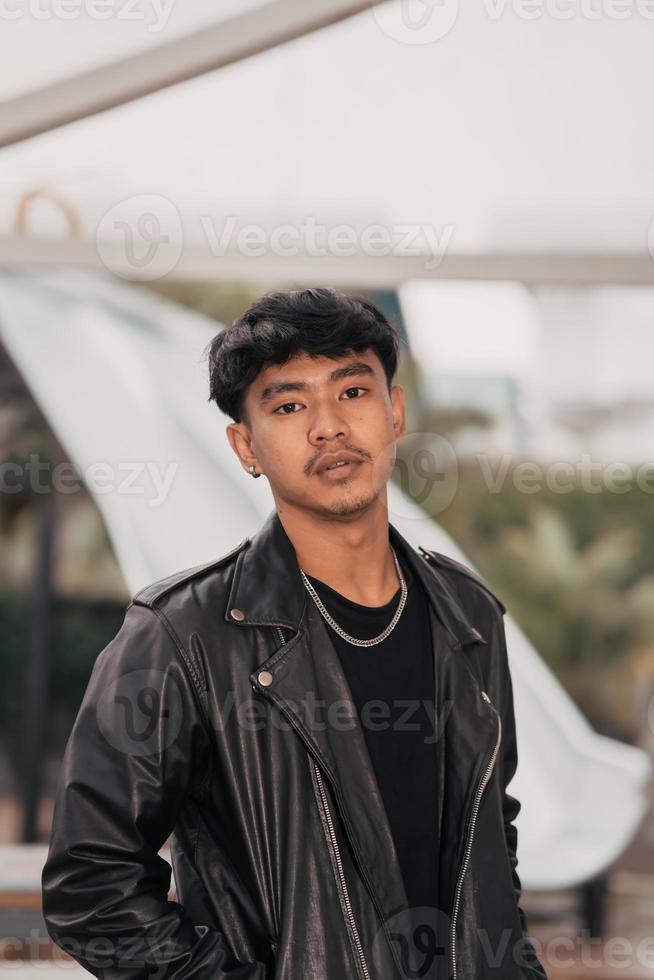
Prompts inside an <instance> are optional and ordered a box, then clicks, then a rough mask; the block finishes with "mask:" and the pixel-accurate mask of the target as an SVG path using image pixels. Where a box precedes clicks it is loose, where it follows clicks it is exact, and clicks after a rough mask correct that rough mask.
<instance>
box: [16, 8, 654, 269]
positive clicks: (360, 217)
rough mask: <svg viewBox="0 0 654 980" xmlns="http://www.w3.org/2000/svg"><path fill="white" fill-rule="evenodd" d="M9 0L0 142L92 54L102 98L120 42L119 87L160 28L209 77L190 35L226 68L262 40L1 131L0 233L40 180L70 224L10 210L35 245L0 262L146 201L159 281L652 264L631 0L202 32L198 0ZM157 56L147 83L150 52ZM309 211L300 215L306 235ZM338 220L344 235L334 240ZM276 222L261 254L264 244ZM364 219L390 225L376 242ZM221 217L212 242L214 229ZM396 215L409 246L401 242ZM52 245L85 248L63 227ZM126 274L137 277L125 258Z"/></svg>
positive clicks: (649, 139)
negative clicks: (76, 115)
mask: <svg viewBox="0 0 654 980" xmlns="http://www.w3.org/2000/svg"><path fill="white" fill-rule="evenodd" d="M59 2H60V0H59ZM51 3H52V4H55V0H51ZM13 4H14V7H15V8H16V10H17V11H18V12H19V13H20V12H21V11H23V15H22V16H20V17H18V18H17V19H15V20H11V21H9V23H8V24H7V23H5V25H4V29H3V31H2V32H1V33H0V94H2V96H3V97H4V99H5V101H4V102H3V103H0V143H1V141H2V134H3V132H4V133H5V134H8V133H10V132H13V131H15V130H16V127H17V126H18V128H20V125H21V124H22V122H23V121H24V120H25V119H26V118H27V117H28V115H30V114H31V113H32V112H34V111H36V110H38V114H39V117H40V118H41V117H47V116H48V113H50V115H51V118H52V119H56V118H57V113H58V111H59V108H60V106H59V102H60V101H61V98H63V96H62V93H61V90H60V89H58V88H57V87H56V85H55V84H54V83H55V82H56V81H57V80H60V79H61V78H62V77H64V76H66V77H71V78H74V77H75V74H76V73H80V72H84V71H86V70H88V69H89V68H91V67H92V66H95V67H96V68H97V66H98V64H100V65H103V66H105V69H106V75H105V76H103V77H102V85H104V86H105V88H108V89H109V90H111V91H113V92H114V93H115V94H116V98H119V97H120V98H122V97H123V96H124V91H123V90H124V88H125V75H126V73H125V70H124V69H123V70H121V69H120V67H117V68H115V69H113V71H112V68H111V66H112V62H113V60H114V59H116V58H119V57H120V58H122V57H124V56H132V57H136V59H137V61H136V63H134V62H132V63H131V65H130V68H129V71H128V72H127V76H128V79H131V78H132V77H134V79H135V80H134V86H136V88H138V84H140V83H142V84H143V85H146V81H145V79H141V78H140V77H139V72H138V70H137V67H135V65H138V63H139V62H138V59H139V57H140V58H141V59H143V61H142V65H143V66H145V67H143V75H144V76H145V75H147V74H148V70H149V68H150V67H151V66H150V62H147V61H146V58H148V57H152V56H153V55H154V54H155V53H156V51H157V50H160V49H161V46H162V45H164V44H166V45H172V47H170V48H169V49H167V50H168V53H169V55H170V58H171V59H172V61H171V64H174V67H175V72H176V77H179V76H180V75H183V74H184V71H185V72H186V74H187V75H192V74H194V73H195V72H196V71H204V70H205V67H206V64H207V59H208V54H207V52H206V51H204V50H203V49H201V45H200V39H201V37H202V36H203V35H208V36H211V38H212V43H214V44H215V46H216V47H217V48H220V52H218V50H217V51H216V55H215V60H216V61H220V58H221V57H222V59H223V62H224V63H227V62H229V61H232V62H233V61H234V60H235V59H236V60H237V61H238V59H239V58H240V57H242V55H243V53H249V54H251V53H252V51H253V50H256V49H257V46H258V49H261V48H263V47H266V46H267V47H269V48H270V49H269V50H266V51H265V52H264V53H262V54H258V55H257V56H256V57H248V58H246V60H242V61H240V63H231V64H229V67H224V68H222V69H220V70H214V71H209V72H207V73H204V74H201V75H199V77H197V78H194V79H191V80H189V81H185V82H183V83H181V84H178V85H176V86H174V87H172V88H168V89H166V90H163V91H161V92H159V93H157V94H153V95H150V96H148V97H146V98H142V99H140V100H137V101H132V102H130V103H129V104H126V105H122V106H119V107H117V108H114V109H112V110H111V111H107V112H104V113H101V114H100V115H97V116H94V117H91V118H85V119H81V121H79V122H77V123H74V124H72V125H68V126H64V127H62V128H60V129H56V130H54V131H52V132H49V133H45V134H44V135H41V136H37V137H35V138H33V139H28V140H26V141H25V142H23V143H18V144H15V145H11V146H6V147H5V148H4V149H3V150H2V151H0V164H1V166H0V194H1V195H2V206H1V207H0V233H4V235H6V236H13V234H14V233H15V230H16V222H17V219H16V210H17V206H18V202H19V199H20V198H21V195H23V194H25V193H26V192H29V191H33V190H35V189H37V188H46V189H48V190H49V191H51V192H52V193H53V194H57V195H59V196H60V197H61V198H62V199H63V202H64V203H65V204H66V206H68V207H69V209H70V211H71V212H72V213H73V214H74V216H75V219H76V221H75V222H73V223H72V224H71V223H70V221H68V222H67V221H66V220H65V218H63V217H62V214H61V213H60V212H58V210H57V209H56V208H53V206H52V205H48V204H47V203H45V204H44V203H41V204H39V203H38V201H35V202H33V203H32V205H31V206H30V208H29V209H28V210H29V220H27V219H26V218H25V217H24V216H23V219H22V222H23V223H22V225H21V227H22V228H23V230H25V228H26V227H28V228H29V230H30V234H31V235H32V237H33V242H32V249H31V250H29V249H27V248H26V247H25V243H24V242H23V243H22V247H19V246H21V242H18V243H16V242H15V241H12V242H10V243H9V242H7V241H5V242H4V244H3V243H1V242H0V263H2V262H4V263H9V262H21V261H25V260H27V259H28V258H29V257H30V256H32V257H34V256H36V257H41V258H45V257H48V258H51V257H52V253H51V252H50V253H48V252H47V249H46V246H44V248H43V250H41V251H39V248H38V247H37V242H38V241H39V240H40V239H42V238H43V237H44V236H45V237H46V238H47V237H48V236H64V237H66V236H67V235H68V233H69V229H70V228H72V229H73V234H74V229H75V227H76V222H77V221H78V222H79V239H80V241H81V242H87V243H89V244H90V245H92V244H93V243H94V241H95V237H96V233H97V234H99V236H100V238H101V239H106V238H111V235H112V233H116V229H115V228H113V223H115V221H118V222H120V221H123V222H124V221H125V218H126V215H130V216H131V217H130V218H129V219H128V220H132V221H134V222H136V220H137V216H138V215H139V214H142V213H143V211H144V210H145V211H146V212H148V213H154V214H155V216H156V217H157V218H158V220H159V223H160V226H161V228H162V230H163V231H164V232H168V231H169V230H171V229H172V233H173V236H174V237H176V236H180V237H183V243H184V248H183V254H182V255H181V257H180V258H178V261H177V265H176V270H175V271H176V273H177V274H179V275H190V274H193V273H195V274H197V273H198V272H200V273H202V274H208V275H215V276H221V277H222V276H226V275H235V274H237V275H239V276H240V277H241V278H254V279H261V278H264V279H265V278H285V279H300V278H307V277H312V276H313V277H315V278H316V279H318V278H320V279H321V280H322V281H325V280H326V279H328V278H329V279H332V280H340V281H351V280H352V279H357V278H358V279H359V280H365V281H368V282H374V281H393V282H397V281H401V280H402V279H404V278H409V276H416V275H420V274H421V270H422V274H423V275H424V274H427V275H450V276H457V275H464V274H465V275H466V276H467V277H468V278H475V277H476V275H477V274H478V275H482V276H488V275H491V276H497V277H500V278H503V277H506V278H512V277H513V278H523V277H526V278H530V277H535V278H542V277H545V278H547V277H552V276H554V277H556V276H563V277H568V278H570V277H571V278H580V279H584V278H585V279H595V280H598V279H608V280H610V279H612V278H614V279H616V280H618V281H626V280H629V279H631V280H639V281H652V279H654V262H653V261H652V258H651V255H650V252H649V247H648V240H650V241H651V238H652V234H651V229H650V223H651V221H652V218H653V217H654V209H653V207H652V201H651V192H650V188H651V159H652V154H653V152H654V134H653V131H652V127H651V126H650V125H649V122H650V114H651V110H650V106H651V98H650V92H651V91H652V89H653V88H654V59H652V57H651V36H652V32H653V31H654V23H652V18H654V5H653V4H652V3H651V2H648V0H631V2H628V0H620V2H619V3H618V0H555V2H552V0H542V5H540V6H539V3H538V0H536V2H534V0H530V2H529V3H527V2H524V3H523V2H522V0H484V2H482V3H479V4H469V5H466V6H464V5H463V4H461V6H460V9H459V5H458V3H457V0H445V2H441V3H434V2H433V0H430V2H426V0H402V2H400V0H393V2H391V3H384V4H380V5H374V4H373V3H372V2H368V3H366V2H364V3H362V2H359V3H356V2H353V0H350V2H349V3H348V2H345V0H320V2H318V0H315V3H314V5H312V6H311V8H308V7H307V5H306V4H299V3H298V2H297V0H277V2H276V3H274V4H267V5H266V4H262V5H256V4H254V3H252V2H251V3H249V4H246V5H245V9H244V4H243V3H242V2H241V3H238V4H237V3H236V2H230V3H224V4H222V5H221V6H222V10H221V16H222V17H223V18H224V20H223V21H222V22H221V23H222V27H221V25H220V24H218V25H216V20H215V18H216V15H215V13H214V12H213V11H212V13H211V14H209V13H208V12H207V11H208V9H209V8H207V6H206V4H203V3H201V0H186V2H185V3H184V4H170V3H168V5H166V0H160V2H159V3H155V0H151V2H150V3H145V2H141V3H140V4H137V5H136V8H135V13H136V14H138V13H140V14H141V17H142V19H140V20H137V19H135V18H134V17H128V16H127V14H126V13H124V15H123V17H122V18H121V17H120V16H119V15H118V14H119V12H120V10H121V5H120V4H116V5H114V16H113V17H112V18H110V19H108V20H105V19H99V18H98V17H97V16H92V11H93V9H94V5H93V0H67V4H66V5H67V7H68V8H70V9H72V10H73V11H77V14H78V16H76V17H73V16H71V17H70V18H69V19H65V20H64V19H63V18H62V17H59V18H57V17H56V16H50V17H48V16H42V17H36V16H34V15H29V13H28V12H27V11H28V9H29V4H30V0H13ZM32 5H33V4H32ZM62 5H63V4H62ZM41 6H45V9H46V10H51V8H50V7H49V6H48V5H47V4H46V5H41ZM125 6H126V5H125ZM357 8H358V9H359V10H360V11H361V12H360V13H358V14H356V15H355V16H351V17H346V18H345V19H342V20H340V21H338V22H337V23H334V24H332V25H331V26H328V27H325V28H323V29H321V30H313V31H312V32H311V33H308V34H306V36H303V37H299V38H296V39H295V40H291V41H289V42H288V43H282V44H280V43H279V41H280V40H281V39H282V38H283V37H284V36H289V37H291V36H294V34H295V35H296V34H297V33H298V31H299V32H300V33H301V32H302V31H308V30H310V29H311V28H312V27H319V26H320V24H324V23H327V22H329V20H330V9H331V10H332V11H333V13H332V15H331V19H338V17H345V14H346V13H347V11H348V10H350V11H351V10H356V9H357ZM362 8H363V9H362ZM12 9H13V8H12ZM129 9H130V10H131V9H132V5H131V4H130V6H129ZM309 9H311V10H312V13H311V16H309V15H308V14H307V10H309ZM271 11H272V13H271ZM593 11H595V12H594V13H593ZM420 14H422V21H421V20H420V17H419V15H420ZM403 17H404V21H403V19H402V18H403ZM248 18H249V19H248ZM212 20H213V23H210V21H212ZM420 23H422V24H423V26H422V27H419V26H418V27H417V26H416V25H419V24H420ZM282 24H283V27H284V29H283V30H282V28H281V26H280V25H282ZM293 25H294V26H293ZM407 25H408V26H407ZM237 28H238V30H237ZM197 30H201V33H200V34H199V35H193V34H192V33H191V32H193V31H197ZM212 30H213V31H215V33H214V34H210V32H211V31H212ZM186 34H189V35H190V37H191V39H192V40H191V41H190V40H189V37H185V36H184V35H186ZM441 35H442V36H441ZM266 37H267V38H268V41H269V43H268V44H266V43H264V41H263V40H262V39H263V38H266ZM193 38H194V40H193ZM213 39H215V41H213ZM248 39H249V42H250V43H249V46H248V43H247V41H248ZM237 40H238V43H237ZM176 45H182V47H181V48H178V47H176ZM239 52H240V53H239ZM219 54H220V57H219ZM173 55H176V57H175V58H173ZM178 61H179V62H180V64H178ZM203 66H204V67H203ZM155 67H157V69H158V70H160V74H159V75H157V72H156V71H155V72H154V74H155V75H156V77H157V78H159V80H160V83H161V84H164V82H163V80H162V79H163V75H165V71H164V69H165V65H164V68H161V66H155ZM146 68H147V69H148V70H146ZM153 70H154V69H153ZM161 72H163V75H161ZM171 73H173V72H172V68H171ZM92 83H93V86H95V85H98V86H100V81H99V80H98V79H97V77H95V76H93V78H92V79H91V78H90V77H88V76H87V77H82V78H80V80H79V82H78V84H77V86H75V85H73V86H72V93H73V96H74V97H75V98H76V99H77V100H78V101H79V100H80V99H82V100H83V97H84V93H85V89H86V88H87V87H91V84H92ZM44 85H45V86H46V88H45V89H43V90H39V88H38V87H39V86H44ZM30 93H32V97H31V98H30ZM121 93H123V94H121ZM68 96H69V97H70V96H71V88H70V87H69V90H68ZM18 98H21V99H23V100H27V101H22V102H15V101H13V102H12V99H13V100H16V99H18ZM35 107H36V108H35ZM19 110H20V111H19ZM144 198H147V200H144ZM112 209H113V210H112ZM107 212H109V216H108V217H107ZM69 217H70V216H69ZM103 219H104V220H103ZM114 219H115V221H114ZM170 222H172V224H170ZM19 223H20V222H19ZM250 224H254V225H256V226H257V227H258V228H259V229H260V231H259V234H260V235H261V236H262V237H263V239H264V241H265V254H264V255H260V256H259V257H257V256H256V255H255V254H253V251H252V247H251V246H246V245H244V244H243V241H238V240H237V238H238V232H239V230H242V229H243V228H244V227H245V226H246V225H250ZM307 224H309V225H315V224H317V225H318V226H320V228H321V231H320V232H319V233H318V237H317V242H318V244H316V237H315V236H316V233H315V231H314V232H313V234H314V238H313V239H312V238H311V234H312V232H311V231H310V230H309V229H308V227H307ZM341 224H345V225H347V226H348V227H349V228H350V232H349V233H346V232H341V236H340V242H341V244H340V245H339V244H338V241H339V233H338V232H335V231H334V229H335V228H336V227H337V226H338V225H341ZM286 225H289V226H290V227H291V231H290V232H287V233H286V234H285V235H284V233H283V232H281V233H280V235H281V239H282V241H281V244H280V245H279V247H278V248H277V250H276V247H275V244H274V243H272V242H271V240H270V237H271V235H273V233H274V231H275V229H277V230H278V231H279V228H280V226H286ZM379 225H381V226H382V228H383V229H385V232H386V236H387V238H386V239H385V241H384V242H380V240H379V239H377V240H376V244H375V238H374V234H375V233H374V231H371V230H370V229H371V227H372V226H379ZM230 227H231V228H232V232H231V235H228V239H229V248H228V249H227V254H222V253H221V251H220V248H219V247H217V245H216V241H217V240H218V239H220V238H221V235H227V233H228V231H229V229H230ZM407 227H409V228H412V229H413V235H414V238H413V243H412V244H413V245H414V246H415V247H418V246H419V247H420V248H421V249H422V252H424V253H425V255H421V256H418V257H416V256H415V255H414V256H411V255H409V254H407V252H408V250H409V249H410V246H409V245H408V244H407V241H406V239H407V237H410V236H408V234H407V233H406V232H405V231H403V229H406V228H407ZM330 232H331V233H332V240H331V241H328V236H329V234H330ZM366 236H368V237H366ZM350 239H352V241H353V245H352V248H350V253H349V254H348V252H347V249H348V248H349V245H348V242H350ZM369 239H372V244H371V242H370V240H369ZM46 244H47V243H46ZM321 248H322V249H323V253H322V254H318V255H316V254H315V253H316V251H317V250H318V251H319V250H320V249H321ZM289 250H290V252H292V254H288V253H289ZM99 252H100V258H101V259H102V260H104V259H105V258H106V256H105V254H104V253H103V249H102V247H100V249H99ZM62 254H63V255H65V256H69V258H70V260H71V261H73V262H77V261H79V262H83V263H85V264H88V263H89V262H91V261H92V260H95V261H96V262H97V261H98V256H97V254H96V251H95V248H92V249H87V250H85V249H83V248H82V247H81V246H79V247H77V249H76V247H75V246H74V243H71V244H70V252H64V253H62V252H61V251H59V257H60V260H61V256H62ZM303 259H306V262H303ZM484 260H485V261H484ZM425 262H428V263H429V264H428V265H427V266H426V265H425ZM109 264H110V267H111V262H110V263H109ZM115 264H116V271H121V274H123V273H124V274H129V272H130V269H129V267H128V268H127V270H125V268H124V265H125V263H123V265H122V266H120V263H119V261H118V260H117V259H116V260H115ZM118 266H120V269H119V268H118ZM131 274H132V275H133V276H134V278H139V268H138V266H137V265H136V264H133V265H132V267H131Z"/></svg>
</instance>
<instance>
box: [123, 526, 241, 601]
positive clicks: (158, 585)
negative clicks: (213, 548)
mask: <svg viewBox="0 0 654 980" xmlns="http://www.w3.org/2000/svg"><path fill="white" fill-rule="evenodd" d="M249 542H250V538H249V537H246V538H243V540H242V541H241V542H240V544H237V545H236V547H235V548H232V550H231V551H228V552H227V553H226V554H224V555H221V556H220V557H218V558H214V559H212V560H211V561H208V562H204V563H203V564H201V565H192V566H191V567H190V568H183V569H181V570H180V571H177V572H173V573H172V574H170V575H166V576H165V577H164V578H160V579H156V580H155V581H154V582H150V583H149V584H148V585H144V586H143V587H142V588H140V589H139V590H138V591H137V592H135V593H134V594H133V595H132V597H131V600H130V606H131V605H136V606H148V607H150V608H151V609H154V608H155V607H156V606H157V605H158V604H159V602H160V601H161V600H162V599H163V598H164V597H167V596H170V595H171V593H174V592H180V591H183V590H184V588H186V587H188V586H189V585H192V584H193V583H197V582H199V581H200V580H201V579H204V578H207V577H210V576H211V573H212V572H217V571H219V570H221V569H229V566H230V565H234V564H235V562H236V559H237V557H238V555H239V553H240V552H241V551H242V550H243V548H245V547H246V546H247V545H248V544H249Z"/></svg>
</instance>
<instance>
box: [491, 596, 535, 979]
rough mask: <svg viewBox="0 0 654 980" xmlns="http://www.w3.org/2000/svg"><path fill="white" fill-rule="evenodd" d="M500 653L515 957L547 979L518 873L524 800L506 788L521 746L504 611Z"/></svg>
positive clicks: (529, 973) (529, 972)
mask: <svg viewBox="0 0 654 980" xmlns="http://www.w3.org/2000/svg"><path fill="white" fill-rule="evenodd" d="M498 628H499V653H500V659H501V668H502V675H503V696H502V709H501V717H502V750H501V769H500V773H501V785H502V811H503V816H504V836H505V838H506V847H507V852H508V856H509V862H510V864H511V875H512V878H513V890H514V892H515V901H516V906H517V910H518V916H519V918H520V924H521V927H522V944H521V946H520V948H519V949H516V958H517V960H518V964H519V966H520V969H521V971H522V973H523V975H524V977H525V980H547V973H546V972H545V969H544V967H543V965H542V963H541V962H540V960H539V959H538V956H537V954H536V950H535V949H534V946H533V943H532V941H531V939H530V937H529V930H528V925H527V918H526V916H525V912H524V910H523V908H522V906H521V904H520V901H521V896H522V883H521V881H520V876H519V874H518V870H517V865H518V858H517V846H518V830H517V827H516V825H515V819H516V817H517V816H518V814H519V812H520V809H521V803H520V801H519V800H518V799H517V797H515V796H511V795H510V793H509V792H508V791H507V787H508V785H509V783H510V782H511V780H512V779H513V776H514V775H515V772H516V769H517V768H518V748H517V738H516V725H515V713H514V704H513V682H512V679H511V671H510V668H509V661H508V654H507V646H506V633H505V627H504V613H503V612H502V613H501V614H500V615H499V627H498Z"/></svg>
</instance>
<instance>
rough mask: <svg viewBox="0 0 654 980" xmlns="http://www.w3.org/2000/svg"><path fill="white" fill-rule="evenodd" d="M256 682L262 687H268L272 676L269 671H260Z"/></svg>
mask: <svg viewBox="0 0 654 980" xmlns="http://www.w3.org/2000/svg"><path fill="white" fill-rule="evenodd" d="M257 680H258V681H259V683H260V684H262V685H263V686H264V687H269V686H270V685H271V684H272V682H273V675H272V674H271V673H270V671H269V670H262V671H261V673H260V674H259V675H258V677H257Z"/></svg>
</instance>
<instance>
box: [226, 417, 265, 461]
mask: <svg viewBox="0 0 654 980" xmlns="http://www.w3.org/2000/svg"><path fill="white" fill-rule="evenodd" d="M225 434H226V435H227V441H228V442H229V444H230V446H231V447H232V449H233V450H234V452H235V453H236V455H237V456H238V458H239V460H240V461H241V466H242V467H243V469H244V470H245V471H246V472H247V473H249V471H250V466H251V465H252V463H256V462H257V457H256V454H255V453H254V451H253V448H252V436H251V435H250V430H249V429H248V427H247V426H246V425H245V424H244V423H243V422H230V423H229V425H228V426H227V427H226V428H225Z"/></svg>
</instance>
